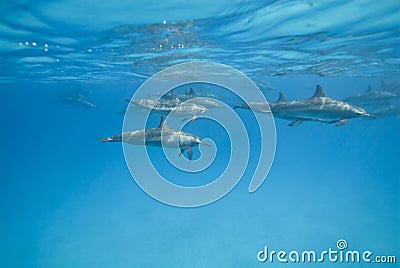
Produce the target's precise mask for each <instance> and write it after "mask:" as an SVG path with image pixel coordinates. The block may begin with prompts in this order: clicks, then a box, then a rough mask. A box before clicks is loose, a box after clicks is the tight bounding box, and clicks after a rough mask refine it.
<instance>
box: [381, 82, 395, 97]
mask: <svg viewBox="0 0 400 268" xmlns="http://www.w3.org/2000/svg"><path fill="white" fill-rule="evenodd" d="M379 90H381V91H387V92H391V93H394V94H396V95H397V97H400V83H399V81H392V82H385V81H383V80H381V85H380V88H379Z"/></svg>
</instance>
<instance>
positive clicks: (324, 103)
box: [236, 85, 376, 126]
mask: <svg viewBox="0 0 400 268" xmlns="http://www.w3.org/2000/svg"><path fill="white" fill-rule="evenodd" d="M247 106H248V107H247V108H248V109H249V108H253V107H254V111H255V112H264V113H269V112H272V113H273V115H274V116H276V117H278V118H281V119H286V120H290V121H292V123H290V124H289V126H297V125H300V124H301V123H302V122H304V121H317V122H324V123H327V124H332V123H336V126H341V125H344V124H345V123H346V122H347V121H348V120H349V119H351V118H356V117H369V118H376V116H374V115H370V114H368V113H367V112H366V111H365V110H364V109H362V108H359V107H356V106H354V105H351V104H350V103H347V102H344V101H339V100H334V99H331V98H329V97H328V96H327V95H326V94H325V92H324V91H323V89H322V87H321V86H320V85H317V89H316V91H315V93H314V95H313V96H312V97H311V98H307V99H302V100H294V101H287V100H286V98H285V96H284V95H283V93H280V94H279V99H278V100H277V101H275V102H270V103H265V102H253V103H249V105H247ZM268 106H269V108H268ZM236 108H246V105H239V106H236Z"/></svg>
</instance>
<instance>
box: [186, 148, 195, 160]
mask: <svg viewBox="0 0 400 268" xmlns="http://www.w3.org/2000/svg"><path fill="white" fill-rule="evenodd" d="M186 150H187V152H188V156H189V160H190V161H192V158H193V150H192V147H187V148H186Z"/></svg>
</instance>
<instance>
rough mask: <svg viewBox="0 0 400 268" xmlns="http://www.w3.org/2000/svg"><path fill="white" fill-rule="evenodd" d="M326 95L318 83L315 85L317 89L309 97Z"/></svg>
mask: <svg viewBox="0 0 400 268" xmlns="http://www.w3.org/2000/svg"><path fill="white" fill-rule="evenodd" d="M324 97H328V96H327V95H326V94H325V92H324V90H323V89H322V87H321V86H320V85H317V89H316V90H315V93H314V95H313V96H312V97H311V98H324Z"/></svg>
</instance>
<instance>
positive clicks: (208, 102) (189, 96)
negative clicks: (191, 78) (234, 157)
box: [163, 88, 223, 109]
mask: <svg viewBox="0 0 400 268" xmlns="http://www.w3.org/2000/svg"><path fill="white" fill-rule="evenodd" d="M198 97H205V98H198ZM163 98H164V99H166V100H175V101H176V100H178V101H181V102H184V101H187V100H190V102H191V103H195V104H198V105H202V106H204V107H206V108H207V109H213V108H221V107H223V106H222V105H221V103H220V102H218V101H217V100H215V96H214V95H211V94H198V93H196V92H195V91H194V90H193V88H190V90H189V91H186V92H185V94H177V93H176V92H175V90H171V91H170V92H169V93H168V94H166V95H164V96H163Z"/></svg>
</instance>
